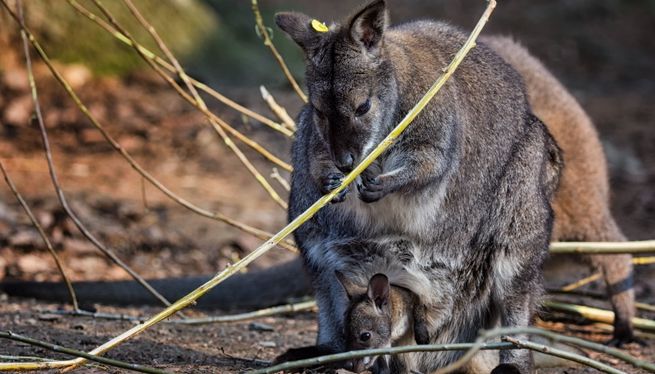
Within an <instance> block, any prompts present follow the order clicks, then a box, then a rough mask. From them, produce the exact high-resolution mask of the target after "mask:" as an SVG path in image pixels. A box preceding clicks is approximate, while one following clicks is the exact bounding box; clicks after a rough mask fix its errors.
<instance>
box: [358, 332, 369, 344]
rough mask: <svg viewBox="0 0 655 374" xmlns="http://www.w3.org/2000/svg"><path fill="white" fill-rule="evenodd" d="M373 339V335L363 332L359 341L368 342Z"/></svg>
mask: <svg viewBox="0 0 655 374" xmlns="http://www.w3.org/2000/svg"><path fill="white" fill-rule="evenodd" d="M369 339H371V333H370V332H363V333H361V334H360V335H359V340H361V341H363V342H367V341H369Z"/></svg>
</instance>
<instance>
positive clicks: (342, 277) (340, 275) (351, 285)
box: [334, 270, 357, 300]
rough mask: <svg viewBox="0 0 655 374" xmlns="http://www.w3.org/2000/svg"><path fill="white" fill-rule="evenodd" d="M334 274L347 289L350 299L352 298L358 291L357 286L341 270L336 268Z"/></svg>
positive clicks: (344, 288) (345, 289)
mask: <svg viewBox="0 0 655 374" xmlns="http://www.w3.org/2000/svg"><path fill="white" fill-rule="evenodd" d="M334 275H336V276H337V280H338V281H339V283H340V284H341V286H342V287H343V290H344V291H346V296H348V300H352V298H353V296H354V295H355V294H356V292H357V286H356V285H355V284H354V283H353V282H352V281H351V280H350V279H348V277H346V276H345V275H344V274H343V273H342V272H340V271H339V270H335V271H334Z"/></svg>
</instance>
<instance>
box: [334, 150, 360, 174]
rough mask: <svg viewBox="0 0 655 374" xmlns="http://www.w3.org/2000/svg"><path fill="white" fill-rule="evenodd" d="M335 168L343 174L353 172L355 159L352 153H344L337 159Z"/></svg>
mask: <svg viewBox="0 0 655 374" xmlns="http://www.w3.org/2000/svg"><path fill="white" fill-rule="evenodd" d="M336 164H337V168H339V170H341V171H342V172H344V173H348V172H350V171H352V170H353V167H354V166H355V165H354V164H355V158H354V157H353V155H352V153H344V154H341V155H340V156H339V157H337V162H336Z"/></svg>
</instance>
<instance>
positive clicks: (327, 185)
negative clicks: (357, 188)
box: [320, 172, 350, 204]
mask: <svg viewBox="0 0 655 374" xmlns="http://www.w3.org/2000/svg"><path fill="white" fill-rule="evenodd" d="M343 178H345V175H343V173H340V172H331V173H328V174H327V175H325V176H323V177H321V180H320V183H321V193H322V194H324V195H325V194H328V193H330V192H332V191H334V190H335V189H336V188H337V187H339V186H340V185H341V182H342V181H343ZM349 191H350V188H348V187H346V188H344V189H343V191H341V192H339V194H338V195H337V196H335V197H334V198H333V199H332V201H331V203H333V204H334V203H341V202H343V201H344V200H346V196H347V195H348V192H349Z"/></svg>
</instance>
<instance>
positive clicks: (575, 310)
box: [543, 300, 655, 331]
mask: <svg viewBox="0 0 655 374" xmlns="http://www.w3.org/2000/svg"><path fill="white" fill-rule="evenodd" d="M543 305H544V306H545V307H547V308H550V309H553V310H557V311H559V312H565V313H569V314H575V315H578V316H581V317H584V318H586V319H588V320H590V321H596V322H603V323H609V324H612V323H614V312H612V311H609V310H605V309H598V308H592V307H589V306H584V305H574V304H567V303H562V302H557V301H552V300H547V301H544V303H543ZM632 324H633V325H634V327H636V328H638V329H642V330H647V331H655V321H653V320H650V319H646V318H636V317H635V318H632Z"/></svg>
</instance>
